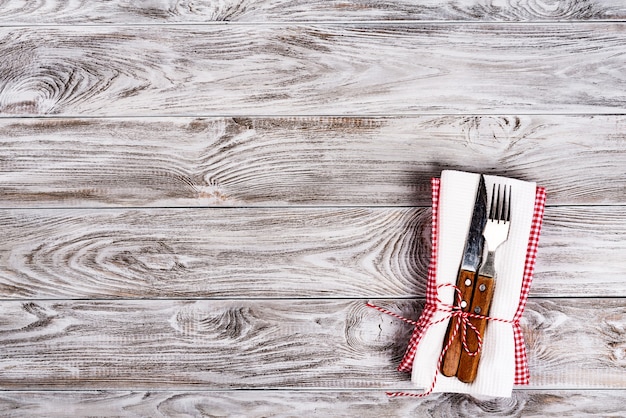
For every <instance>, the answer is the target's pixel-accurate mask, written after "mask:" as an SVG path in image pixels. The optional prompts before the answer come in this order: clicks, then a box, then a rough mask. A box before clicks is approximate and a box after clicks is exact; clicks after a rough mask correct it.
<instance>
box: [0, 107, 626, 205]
mask: <svg viewBox="0 0 626 418" xmlns="http://www.w3.org/2000/svg"><path fill="white" fill-rule="evenodd" d="M624 132H626V117H624V116H595V117H592V116H590V117H585V116H558V115H557V116H514V115H510V116H493V117H492V116H421V117H381V118H363V117H350V118H339V117H334V118H333V117H311V118H303V117H299V118H210V119H194V118H148V119H142V118H139V119H137V118H135V119H133V118H122V119H41V118H36V119H19V118H18V119H14V118H9V119H0V207H55V206H56V207H84V206H99V207H103V206H113V207H115V206H159V207H163V206H186V207H189V206H285V205H308V206H312V205H324V206H353V205H359V206H369V207H371V206H415V205H421V206H430V178H431V177H438V176H439V175H440V173H441V170H442V169H446V168H454V169H461V170H466V171H473V172H484V173H489V174H501V175H505V176H509V177H515V178H520V179H523V180H528V181H535V182H537V183H538V184H540V185H542V186H544V187H546V188H547V190H548V204H549V205H564V204H584V205H589V204H608V205H614V204H626V183H624V181H623V179H624V178H626V136H625V134H624Z"/></svg>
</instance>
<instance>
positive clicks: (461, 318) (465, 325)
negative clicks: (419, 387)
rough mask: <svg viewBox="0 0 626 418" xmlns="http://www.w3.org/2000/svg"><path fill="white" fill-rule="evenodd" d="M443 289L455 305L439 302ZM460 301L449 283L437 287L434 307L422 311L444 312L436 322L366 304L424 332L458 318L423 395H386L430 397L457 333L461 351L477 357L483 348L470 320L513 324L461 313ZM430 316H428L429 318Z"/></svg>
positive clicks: (457, 289) (455, 287)
mask: <svg viewBox="0 0 626 418" xmlns="http://www.w3.org/2000/svg"><path fill="white" fill-rule="evenodd" d="M443 287H452V288H453V289H454V292H455V300H456V303H455V304H453V305H451V304H448V303H444V302H442V301H441V299H439V289H441V288H443ZM461 300H462V296H461V290H460V289H459V288H458V287H457V286H455V285H453V284H450V283H444V284H440V285H439V286H437V298H436V305H435V306H434V307H432V306H428V304H427V306H426V307H425V308H424V310H427V309H430V310H432V311H439V312H445V313H447V315H445V316H443V317H442V318H440V319H438V320H436V321H432V320H430V319H428V320H426V321H413V320H411V319H408V318H405V317H403V316H401V315H398V314H396V313H394V312H391V311H389V310H387V309H385V308H381V307H380V306H376V305H374V304H372V303H370V302H367V304H366V306H368V307H369V308H373V309H376V310H377V311H379V312H382V313H384V314H387V315H391V316H393V317H395V318H398V319H400V320H402V321H404V322H406V323H409V324H411V325H414V326H416V327H421V328H423V329H424V330H426V329H427V328H429V327H431V326H433V325H436V324H439V323H441V322H444V321H447V320H450V319H452V318H458V320H457V321H455V326H454V330H453V332H452V335H451V336H450V339H449V340H448V342H447V344H446V345H445V346H444V347H443V349H442V350H441V354H440V355H439V358H438V360H437V368H436V369H435V375H434V376H433V380H432V383H431V385H430V387H429V388H428V390H426V391H425V392H423V393H408V392H387V395H388V396H390V397H398V396H410V397H415V398H422V397H424V396H428V395H430V394H431V393H432V392H433V390H434V389H435V385H436V384H437V376H439V369H440V368H441V362H442V361H443V358H444V356H445V355H446V353H447V352H448V350H449V349H450V346H451V345H452V343H453V342H454V340H455V339H456V338H457V337H458V335H459V333H460V335H461V342H462V344H463V350H465V352H466V353H467V354H468V355H469V356H472V357H474V356H476V355H478V353H480V352H481V350H482V346H483V341H482V336H481V335H480V332H479V331H478V329H476V327H475V326H474V325H473V324H472V323H471V322H470V319H472V318H476V319H486V320H488V321H498V322H505V323H509V324H515V321H514V320H506V319H501V318H494V317H491V316H485V315H479V314H475V313H471V312H465V311H463V309H462V308H461ZM430 317H431V316H429V318H430ZM468 329H469V330H470V331H471V332H473V333H474V334H475V335H476V341H477V347H476V350H475V351H472V350H470V349H469V347H468V346H467V332H468Z"/></svg>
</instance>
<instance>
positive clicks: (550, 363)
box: [0, 298, 626, 390]
mask: <svg viewBox="0 0 626 418" xmlns="http://www.w3.org/2000/svg"><path fill="white" fill-rule="evenodd" d="M380 303H381V304H383V306H387V307H388V308H391V309H392V310H394V311H396V312H399V313H403V314H404V315H406V316H411V317H415V316H416V315H417V311H419V310H420V309H421V308H420V306H419V305H417V304H416V302H410V301H400V302H383V301H381V302H380ZM597 306H602V309H595V307H597ZM1 307H2V309H0V342H1V343H2V347H3V349H2V351H1V352H0V388H1V389H22V390H23V389H44V388H70V389H73V388H77V387H80V388H82V389H112V388H116V389H126V388H128V389H135V390H142V389H149V388H160V389H163V390H174V389H181V390H183V389H185V388H196V389H236V388H237V389H240V388H337V389H342V388H356V389H358V388H381V389H392V390H393V389H398V388H408V387H410V382H409V381H408V375H406V374H405V373H400V372H396V371H395V370H394V366H395V364H397V362H398V360H399V358H400V357H401V355H402V354H403V352H404V349H405V348H406V343H407V340H408V338H409V334H410V327H409V326H407V324H405V323H403V322H401V321H399V320H396V319H395V318H392V317H390V316H387V315H385V314H381V313H379V312H378V311H375V310H373V309H370V308H367V307H366V306H365V304H364V302H363V301H362V300H357V301H349V300H348V301H345V300H344V301H330V300H315V299H313V300H307V301H301V300H282V301H242V300H229V301H184V300H181V301H155V300H150V301H118V302H113V301H109V302H107V301H51V302H45V301H37V302H24V303H23V302H7V301H5V302H1ZM624 324H626V307H625V306H624V304H623V301H622V300H621V299H608V298H607V299H587V300H581V299H556V300H532V301H530V303H529V305H528V307H527V311H526V313H525V315H524V320H523V324H522V325H523V328H524V332H525V336H526V342H527V345H528V347H529V362H530V367H531V370H532V380H531V386H530V388H535V389H539V388H554V387H556V388H562V387H568V388H570V389H572V388H581V389H589V388H613V389H626V367H625V366H626V362H625V361H624V359H625V355H624V354H625V352H626V339H625V334H624ZM574 347H575V349H573V348H574Z"/></svg>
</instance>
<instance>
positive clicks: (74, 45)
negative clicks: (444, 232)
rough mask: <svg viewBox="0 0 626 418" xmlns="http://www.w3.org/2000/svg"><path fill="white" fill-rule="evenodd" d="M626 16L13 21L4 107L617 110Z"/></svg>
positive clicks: (624, 85)
mask: <svg viewBox="0 0 626 418" xmlns="http://www.w3.org/2000/svg"><path fill="white" fill-rule="evenodd" d="M625 29H626V24H611V25H607V24H599V23H596V24H593V23H582V24H577V25H570V24H552V25H541V24H519V25H510V24H473V25H463V24H442V25H437V24H429V25H423V24H407V25H393V26H390V25H382V24H381V25H377V24H370V25H361V26H358V25H352V26H349V25H295V24H294V25H287V26H284V25H282V26H273V25H266V26H253V25H243V26H242V25H238V26H231V25H227V26H208V27H206V26H205V27H195V26H168V27H163V28H160V29H159V30H154V28H153V27H111V28H105V27H73V26H67V27H62V28H47V27H34V28H26V29H25V28H6V27H5V28H0V55H1V56H3V57H4V59H3V60H2V61H0V115H1V116H10V115H16V116H37V115H71V116H76V115H86V116H156V115H179V116H180V115H205V116H206V115H212V116H216V115H220V116H221V115H247V116H251V115H327V114H331V115H348V114H358V115H364V114H368V115H389V114H414V113H460V114H468V113H491V114H493V113H497V114H503V113H513V114H515V113H532V114H540V113H550V114H554V113H556V114H560V113H595V114H599V113H602V114H615V113H621V112H623V111H624V109H625V105H626V80H624V78H623V74H622V69H623V65H624V58H623V57H624V54H626V31H625ZM607 86H611V87H610V88H607Z"/></svg>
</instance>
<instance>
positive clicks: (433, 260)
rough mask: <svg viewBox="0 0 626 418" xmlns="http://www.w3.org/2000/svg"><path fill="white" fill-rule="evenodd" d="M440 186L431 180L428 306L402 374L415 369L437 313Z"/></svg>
mask: <svg viewBox="0 0 626 418" xmlns="http://www.w3.org/2000/svg"><path fill="white" fill-rule="evenodd" d="M439 186H440V180H439V179H438V178H433V179H431V188H432V202H433V203H432V205H433V207H432V218H433V220H432V229H431V233H430V238H431V239H430V241H431V243H432V244H431V245H432V248H431V252H430V264H429V266H428V284H427V286H426V306H424V311H423V312H422V315H421V316H420V318H419V320H418V321H417V324H416V325H415V329H414V330H413V335H411V340H410V341H409V345H408V347H407V349H406V352H405V353H404V357H403V358H402V361H401V362H400V365H399V366H398V370H399V371H401V372H407V373H410V372H411V370H412V369H413V360H414V359H415V351H417V345H418V344H419V342H420V340H421V339H422V336H423V335H424V332H425V331H426V329H428V327H427V326H426V325H427V324H430V323H431V322H432V318H433V316H434V315H435V312H436V311H437V275H436V272H437V248H438V247H437V245H438V241H439V240H438V239H437V237H438V236H439Z"/></svg>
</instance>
